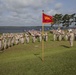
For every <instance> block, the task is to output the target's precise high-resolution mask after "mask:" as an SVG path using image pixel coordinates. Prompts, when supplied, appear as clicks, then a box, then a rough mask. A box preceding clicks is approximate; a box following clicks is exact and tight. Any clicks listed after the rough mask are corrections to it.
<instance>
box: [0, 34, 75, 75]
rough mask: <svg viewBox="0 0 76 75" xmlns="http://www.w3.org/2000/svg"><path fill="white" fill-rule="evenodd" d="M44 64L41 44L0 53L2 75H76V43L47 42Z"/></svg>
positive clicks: (22, 45) (32, 44)
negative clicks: (71, 44) (71, 45)
mask: <svg viewBox="0 0 76 75" xmlns="http://www.w3.org/2000/svg"><path fill="white" fill-rule="evenodd" d="M44 52H45V53H44V55H45V56H44V62H42V60H41V59H42V51H41V43H39V42H37V41H36V43H32V42H31V41H30V43H29V44H26V43H25V44H19V45H15V46H13V47H11V48H9V49H6V50H4V51H3V52H0V75H76V41H74V47H72V48H70V45H69V42H68V41H60V42H59V41H53V38H52V35H51V34H49V40H48V41H47V42H45V51H44Z"/></svg>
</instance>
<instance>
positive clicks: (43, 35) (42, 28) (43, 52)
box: [42, 10, 44, 62]
mask: <svg viewBox="0 0 76 75" xmlns="http://www.w3.org/2000/svg"><path fill="white" fill-rule="evenodd" d="M42 13H44V10H42ZM43 37H44V24H43V23H42V61H43V62H44V38H43Z"/></svg>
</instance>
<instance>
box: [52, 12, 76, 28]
mask: <svg viewBox="0 0 76 75" xmlns="http://www.w3.org/2000/svg"><path fill="white" fill-rule="evenodd" d="M53 20H54V22H53V23H52V24H51V26H53V25H58V26H60V24H62V26H63V27H69V26H70V25H76V13H74V14H65V15H62V14H55V15H54V16H53Z"/></svg>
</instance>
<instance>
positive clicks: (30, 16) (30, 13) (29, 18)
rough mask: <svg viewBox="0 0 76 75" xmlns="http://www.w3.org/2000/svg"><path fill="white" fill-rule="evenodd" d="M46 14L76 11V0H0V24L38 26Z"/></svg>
mask: <svg viewBox="0 0 76 75" xmlns="http://www.w3.org/2000/svg"><path fill="white" fill-rule="evenodd" d="M42 10H44V12H45V13H46V14H48V15H54V14H56V13H61V14H73V13H76V0H0V26H33V25H35V26H40V25H42V23H41V16H42Z"/></svg>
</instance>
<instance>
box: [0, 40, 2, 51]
mask: <svg viewBox="0 0 76 75" xmlns="http://www.w3.org/2000/svg"><path fill="white" fill-rule="evenodd" d="M1 48H2V42H1V41H0V50H1Z"/></svg>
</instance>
